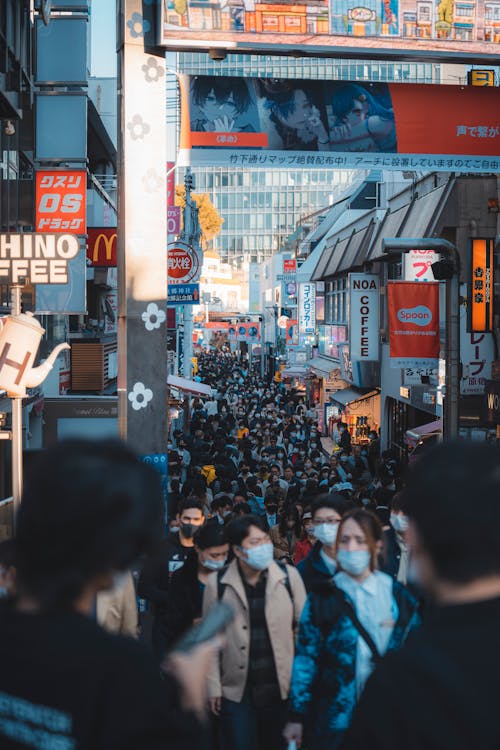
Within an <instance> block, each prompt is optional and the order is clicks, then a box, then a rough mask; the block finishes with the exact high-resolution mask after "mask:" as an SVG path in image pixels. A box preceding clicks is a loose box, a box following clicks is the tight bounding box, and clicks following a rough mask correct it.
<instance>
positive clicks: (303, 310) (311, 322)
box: [298, 283, 316, 335]
mask: <svg viewBox="0 0 500 750" xmlns="http://www.w3.org/2000/svg"><path fill="white" fill-rule="evenodd" d="M298 321H299V333H303V334H306V335H307V334H314V333H315V332H316V287H315V285H314V284H311V283H307V284H299V304H298Z"/></svg>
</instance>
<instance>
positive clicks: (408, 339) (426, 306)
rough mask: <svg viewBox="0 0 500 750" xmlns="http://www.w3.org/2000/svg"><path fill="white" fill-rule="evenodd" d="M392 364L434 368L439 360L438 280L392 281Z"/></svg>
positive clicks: (389, 292)
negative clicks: (424, 281)
mask: <svg viewBox="0 0 500 750" xmlns="http://www.w3.org/2000/svg"><path fill="white" fill-rule="evenodd" d="M387 304H388V311H389V345H390V357H391V367H400V368H401V367H412V366H415V365H417V363H418V365H419V366H425V367H433V366H435V365H436V363H437V360H438V359H439V347H440V340H439V282H434V281H429V282H427V283H426V284H421V283H419V282H418V281H389V282H388V283H387Z"/></svg>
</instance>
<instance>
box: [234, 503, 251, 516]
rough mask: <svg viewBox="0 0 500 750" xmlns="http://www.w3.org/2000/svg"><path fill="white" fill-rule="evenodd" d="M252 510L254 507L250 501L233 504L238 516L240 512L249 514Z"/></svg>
mask: <svg viewBox="0 0 500 750" xmlns="http://www.w3.org/2000/svg"><path fill="white" fill-rule="evenodd" d="M251 512H252V509H251V507H250V505H249V504H248V503H236V505H233V514H234V513H237V514H238V516H239V515H240V514H243V515H245V516H249V515H250V514H251Z"/></svg>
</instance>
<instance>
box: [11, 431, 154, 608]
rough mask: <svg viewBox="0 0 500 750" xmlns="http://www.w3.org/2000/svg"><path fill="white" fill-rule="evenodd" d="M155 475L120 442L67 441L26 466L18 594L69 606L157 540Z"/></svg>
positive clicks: (50, 604) (19, 528)
mask: <svg viewBox="0 0 500 750" xmlns="http://www.w3.org/2000/svg"><path fill="white" fill-rule="evenodd" d="M163 525H164V501H163V494H162V489H161V477H160V475H159V474H158V473H157V472H156V471H155V469H153V468H152V467H151V466H148V465H147V464H144V463H142V462H140V461H139V460H138V458H137V457H136V456H135V455H134V454H133V453H132V452H131V451H130V450H129V449H128V448H126V447H125V446H124V445H123V444H121V443H119V442H117V441H111V440H109V439H106V440H102V441H100V440H92V441H85V440H66V441H62V442H60V443H58V444H57V445H55V446H53V447H52V448H50V449H48V450H46V451H42V452H41V453H40V455H39V456H37V457H36V459H35V460H34V461H33V464H32V465H31V466H30V472H29V474H28V477H27V481H26V484H25V489H24V493H23V500H22V503H21V507H20V509H19V513H18V517H17V535H16V561H17V570H18V591H19V594H20V596H26V597H29V598H30V599H32V600H34V601H35V602H36V604H37V607H39V608H40V609H41V610H43V611H53V610H56V609H59V610H62V609H66V610H68V609H73V608H74V607H75V606H76V605H77V602H78V601H80V599H81V597H82V596H83V595H87V594H88V593H89V591H90V592H92V591H93V592H96V591H98V590H100V589H104V588H109V587H110V586H111V585H112V583H113V577H114V576H115V574H116V573H118V572H122V571H125V570H127V569H128V568H129V567H130V566H131V565H132V563H134V562H135V561H137V560H138V559H139V558H140V557H141V556H142V555H143V554H144V553H146V552H148V551H150V550H151V549H152V548H153V547H154V546H155V544H156V543H159V542H160V541H161V538H162V534H163Z"/></svg>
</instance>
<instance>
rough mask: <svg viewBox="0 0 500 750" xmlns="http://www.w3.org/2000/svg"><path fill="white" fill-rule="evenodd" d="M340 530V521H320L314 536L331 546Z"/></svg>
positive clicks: (315, 528) (315, 527)
mask: <svg viewBox="0 0 500 750" xmlns="http://www.w3.org/2000/svg"><path fill="white" fill-rule="evenodd" d="M338 530H339V525H338V523H320V524H318V525H317V526H314V536H315V537H316V539H317V540H318V541H319V542H321V544H326V545H328V546H330V545H332V544H334V543H335V540H336V539H337V532H338Z"/></svg>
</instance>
